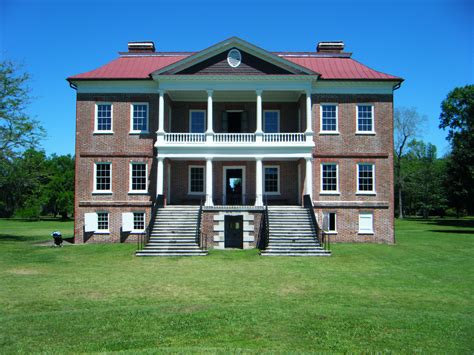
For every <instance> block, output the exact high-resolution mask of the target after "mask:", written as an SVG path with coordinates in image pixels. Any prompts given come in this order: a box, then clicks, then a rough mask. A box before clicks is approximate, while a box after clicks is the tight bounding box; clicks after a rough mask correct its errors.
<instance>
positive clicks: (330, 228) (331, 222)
mask: <svg viewBox="0 0 474 355" xmlns="http://www.w3.org/2000/svg"><path fill="white" fill-rule="evenodd" d="M323 230H324V231H325V232H329V233H331V232H332V233H336V212H324V213H323Z"/></svg>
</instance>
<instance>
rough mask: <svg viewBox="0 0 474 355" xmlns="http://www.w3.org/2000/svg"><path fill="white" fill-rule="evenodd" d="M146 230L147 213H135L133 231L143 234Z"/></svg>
mask: <svg viewBox="0 0 474 355" xmlns="http://www.w3.org/2000/svg"><path fill="white" fill-rule="evenodd" d="M144 230H145V212H133V231H134V232H143V231H144Z"/></svg>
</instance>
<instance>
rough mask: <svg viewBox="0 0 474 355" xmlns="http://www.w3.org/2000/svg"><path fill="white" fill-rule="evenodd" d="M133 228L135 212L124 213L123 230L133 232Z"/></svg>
mask: <svg viewBox="0 0 474 355" xmlns="http://www.w3.org/2000/svg"><path fill="white" fill-rule="evenodd" d="M132 230H133V213H132V212H125V213H122V232H131V231H132Z"/></svg>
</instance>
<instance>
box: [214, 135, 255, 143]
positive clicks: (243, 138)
mask: <svg viewBox="0 0 474 355" xmlns="http://www.w3.org/2000/svg"><path fill="white" fill-rule="evenodd" d="M253 142H255V134H254V133H215V134H214V143H253Z"/></svg>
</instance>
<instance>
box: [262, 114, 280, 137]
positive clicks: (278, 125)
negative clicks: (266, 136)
mask: <svg viewBox="0 0 474 355" xmlns="http://www.w3.org/2000/svg"><path fill="white" fill-rule="evenodd" d="M267 112H276V113H278V117H277V118H278V119H277V132H276V133H280V110H263V112H262V114H263V133H268V132H265V125H266V117H265V114H266V113H267ZM270 134H271V133H270Z"/></svg>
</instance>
